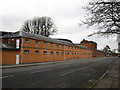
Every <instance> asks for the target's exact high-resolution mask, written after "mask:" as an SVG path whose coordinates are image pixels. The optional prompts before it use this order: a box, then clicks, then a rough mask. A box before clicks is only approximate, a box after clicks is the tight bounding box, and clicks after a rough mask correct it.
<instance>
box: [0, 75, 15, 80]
mask: <svg viewBox="0 0 120 90" xmlns="http://www.w3.org/2000/svg"><path fill="white" fill-rule="evenodd" d="M14 76H15V75H9V76H2V77H0V79H3V78H9V77H10V78H11V77H14Z"/></svg>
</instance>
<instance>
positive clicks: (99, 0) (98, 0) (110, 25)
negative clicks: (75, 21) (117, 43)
mask: <svg viewBox="0 0 120 90" xmlns="http://www.w3.org/2000/svg"><path fill="white" fill-rule="evenodd" d="M84 9H85V10H86V11H87V12H88V14H87V15H86V17H85V21H82V23H80V25H82V24H86V25H87V26H88V27H90V26H93V25H95V26H97V27H98V30H97V31H96V32H94V33H92V34H90V35H88V36H93V35H95V34H99V35H103V36H105V35H107V36H109V35H113V34H117V35H120V0H94V2H89V4H88V5H87V6H86V7H84Z"/></svg>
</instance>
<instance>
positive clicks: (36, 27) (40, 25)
mask: <svg viewBox="0 0 120 90" xmlns="http://www.w3.org/2000/svg"><path fill="white" fill-rule="evenodd" d="M21 30H22V31H25V32H29V33H33V34H39V35H43V36H46V37H49V36H50V35H53V34H54V33H56V32H57V29H56V26H55V24H54V22H53V20H52V19H51V18H50V17H34V18H33V19H31V20H27V21H25V23H24V25H23V27H22V29H21Z"/></svg>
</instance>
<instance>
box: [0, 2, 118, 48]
mask: <svg viewBox="0 0 120 90" xmlns="http://www.w3.org/2000/svg"><path fill="white" fill-rule="evenodd" d="M88 1H90V0H1V2H0V11H1V12H0V31H12V32H15V31H18V30H20V28H21V27H22V25H23V23H24V21H26V20H28V19H32V18H33V17H35V16H37V17H42V16H49V17H51V18H52V19H53V21H54V23H55V24H56V26H57V29H58V32H57V34H56V35H53V36H51V37H53V38H65V39H70V40H72V41H73V42H74V43H80V41H81V40H83V39H87V40H92V41H95V42H97V43H98V49H103V47H105V46H106V45H109V46H110V47H111V48H112V49H117V41H116V37H115V36H112V37H110V38H105V37H98V36H93V37H87V35H89V34H91V33H92V32H93V31H95V30H96V28H95V27H91V28H89V29H88V28H86V26H81V27H79V25H78V23H80V22H81V20H83V19H84V16H85V13H86V11H85V10H84V9H83V7H84V6H86V5H87V3H88Z"/></svg>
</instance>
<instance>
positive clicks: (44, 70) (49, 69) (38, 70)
mask: <svg viewBox="0 0 120 90" xmlns="http://www.w3.org/2000/svg"><path fill="white" fill-rule="evenodd" d="M50 70H52V69H45V70H38V71H33V72H30V73H38V72H43V71H50Z"/></svg>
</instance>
